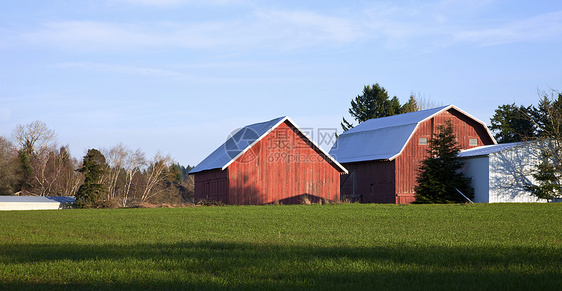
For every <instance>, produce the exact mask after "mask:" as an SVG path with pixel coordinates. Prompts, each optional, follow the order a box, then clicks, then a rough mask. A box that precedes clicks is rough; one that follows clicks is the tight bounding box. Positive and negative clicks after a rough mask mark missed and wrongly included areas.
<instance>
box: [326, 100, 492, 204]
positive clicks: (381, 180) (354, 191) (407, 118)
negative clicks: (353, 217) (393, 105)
mask: <svg viewBox="0 0 562 291" xmlns="http://www.w3.org/2000/svg"><path fill="white" fill-rule="evenodd" d="M446 121H450V122H451V123H452V125H453V127H454V132H455V135H456V136H457V140H458V143H459V145H460V147H461V148H462V149H467V148H473V147H477V146H481V145H489V144H495V143H496V141H495V140H494V138H493V136H492V135H491V133H490V131H489V130H488V128H487V127H486V125H485V124H484V123H483V122H481V121H480V120H478V119H476V118H474V117H472V116H471V115H469V114H468V113H466V112H464V111H462V110H461V109H459V108H457V107H455V106H453V105H448V106H442V107H438V108H433V109H428V110H422V111H416V112H411V113H404V114H399V115H394V116H389V117H383V118H376V119H371V120H367V121H365V122H363V123H361V124H359V125H357V126H356V127H354V128H352V129H350V130H348V131H347V132H345V133H343V134H341V135H340V136H339V137H338V139H337V141H336V143H335V144H334V145H333V147H332V149H331V150H330V155H332V156H333V157H334V158H335V159H336V160H337V161H338V162H340V163H341V164H342V165H343V166H344V167H346V169H348V171H349V175H344V176H342V183H341V186H342V188H341V195H342V196H348V197H352V198H353V199H356V200H359V201H361V202H364V203H397V204H402V203H411V202H413V201H414V200H415V196H414V195H415V194H414V187H415V185H416V177H417V174H418V167H419V163H420V161H421V160H423V159H424V158H425V157H426V156H427V149H428V146H429V140H430V139H431V137H432V135H433V134H434V133H437V129H438V127H439V126H440V125H444V124H445V122H446Z"/></svg>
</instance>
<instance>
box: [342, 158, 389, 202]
mask: <svg viewBox="0 0 562 291" xmlns="http://www.w3.org/2000/svg"><path fill="white" fill-rule="evenodd" d="M343 166H344V167H345V168H346V169H347V170H348V172H349V174H347V175H342V177H341V181H342V185H341V186H342V187H341V195H342V198H343V197H344V196H345V197H346V198H348V199H351V200H352V201H359V202H361V203H395V195H394V185H395V184H394V162H393V161H372V162H360V163H348V164H344V165H343Z"/></svg>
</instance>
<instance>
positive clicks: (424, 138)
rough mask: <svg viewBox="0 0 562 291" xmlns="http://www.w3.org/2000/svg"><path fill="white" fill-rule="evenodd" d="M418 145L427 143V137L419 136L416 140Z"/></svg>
mask: <svg viewBox="0 0 562 291" xmlns="http://www.w3.org/2000/svg"><path fill="white" fill-rule="evenodd" d="M418 144H419V145H427V137H420V139H419V140H418Z"/></svg>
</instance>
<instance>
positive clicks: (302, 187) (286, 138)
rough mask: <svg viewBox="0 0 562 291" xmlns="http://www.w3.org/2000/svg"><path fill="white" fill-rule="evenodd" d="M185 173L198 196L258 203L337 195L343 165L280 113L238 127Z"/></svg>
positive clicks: (216, 199) (296, 200) (295, 200)
mask: <svg viewBox="0 0 562 291" xmlns="http://www.w3.org/2000/svg"><path fill="white" fill-rule="evenodd" d="M189 173H190V174H193V176H194V180H195V200H196V201H201V200H210V201H221V202H224V203H227V204H240V205H244V204H253V205H258V204H268V203H274V202H276V201H278V202H280V203H284V204H292V203H301V202H302V199H303V198H304V197H306V198H307V199H309V200H311V201H313V202H314V201H318V200H321V199H326V200H339V198H340V174H345V173H347V170H346V169H345V168H344V167H343V166H342V165H340V164H339V163H338V162H337V161H336V160H335V159H334V158H332V157H331V156H330V155H329V154H328V153H327V152H325V151H324V150H323V149H322V148H320V147H319V146H317V145H316V144H315V143H314V142H313V141H312V140H311V139H310V138H309V137H308V136H307V135H306V134H304V133H303V132H302V131H301V130H300V129H299V128H298V127H297V126H296V125H295V123H294V122H293V121H292V120H291V119H290V118H288V117H279V118H276V119H273V120H270V121H266V122H261V123H256V124H251V125H248V126H245V127H244V128H242V129H240V130H238V131H237V132H236V133H234V134H233V135H232V136H230V137H229V138H228V139H227V140H226V142H225V143H224V144H222V145H221V146H219V147H218V148H217V149H216V150H215V151H214V152H213V153H211V154H210V155H209V156H208V157H207V158H205V159H204V160H203V161H202V162H201V163H199V164H198V165H197V166H196V167H195V168H194V169H193V170H191V171H190V172H189Z"/></svg>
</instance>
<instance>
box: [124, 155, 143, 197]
mask: <svg viewBox="0 0 562 291" xmlns="http://www.w3.org/2000/svg"><path fill="white" fill-rule="evenodd" d="M145 164H146V159H145V157H144V153H143V152H142V151H141V149H137V150H136V151H134V152H129V155H128V156H127V159H126V162H125V165H124V166H125V173H126V176H125V177H126V178H125V189H124V191H123V194H122V197H121V206H123V207H126V206H127V203H128V202H129V195H130V193H131V192H130V191H131V185H132V183H133V178H134V177H135V175H136V174H137V173H139V172H140V170H141V168H142V167H143V166H144V165H145Z"/></svg>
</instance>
